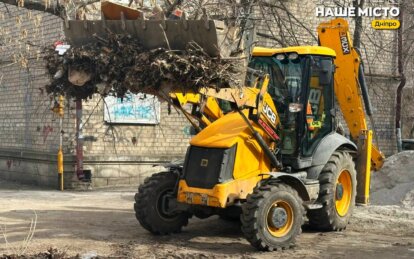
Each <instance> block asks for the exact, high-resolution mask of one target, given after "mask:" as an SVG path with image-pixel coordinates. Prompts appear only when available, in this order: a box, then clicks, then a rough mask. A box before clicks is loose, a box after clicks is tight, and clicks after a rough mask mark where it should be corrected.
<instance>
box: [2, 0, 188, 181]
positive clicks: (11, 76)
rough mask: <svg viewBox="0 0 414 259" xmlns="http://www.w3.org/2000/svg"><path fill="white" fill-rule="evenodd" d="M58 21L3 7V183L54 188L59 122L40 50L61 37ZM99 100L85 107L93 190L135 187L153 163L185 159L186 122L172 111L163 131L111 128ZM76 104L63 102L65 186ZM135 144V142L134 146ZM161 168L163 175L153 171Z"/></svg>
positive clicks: (69, 177)
mask: <svg viewBox="0 0 414 259" xmlns="http://www.w3.org/2000/svg"><path fill="white" fill-rule="evenodd" d="M61 24H62V20H61V19H60V18H57V17H56V16H53V15H50V14H46V13H42V12H38V11H27V10H26V9H19V8H17V7H14V6H10V5H0V111H1V112H0V177H3V178H9V179H14V180H19V181H24V182H28V183H38V184H41V185H50V186H56V185H57V182H56V179H57V173H56V172H57V169H56V152H57V150H58V145H59V118H58V117H57V116H56V115H54V114H53V113H52V112H51V111H50V108H51V107H52V105H53V102H54V100H51V99H50V98H49V97H48V96H47V95H46V93H45V92H44V91H43V88H44V86H45V84H47V82H48V76H47V74H46V71H45V69H44V62H43V60H42V49H43V46H46V45H48V44H53V42H54V41H56V40H58V39H60V38H61V37H62V35H63V32H62V27H61ZM99 98H100V97H95V98H93V99H92V100H89V101H86V102H84V104H83V108H84V109H83V118H82V120H83V122H84V124H83V135H84V136H86V138H85V142H84V169H86V170H91V171H92V175H93V177H94V179H93V182H94V183H95V185H96V186H100V185H116V184H137V183H138V182H139V181H142V178H143V176H145V175H146V174H148V173H147V172H153V171H154V169H155V168H152V166H151V164H153V163H154V164H158V163H162V162H167V161H170V160H172V159H176V158H181V157H183V156H184V154H185V151H186V147H187V145H188V140H189V138H190V136H189V134H188V132H189V131H188V124H187V122H186V120H185V118H184V117H183V116H182V115H179V114H178V113H177V112H176V111H175V110H174V109H173V110H172V112H171V114H168V109H167V104H165V103H163V104H161V121H160V124H159V125H145V126H125V125H112V126H111V125H109V124H106V123H104V121H103V112H104V109H103V102H100V104H99V105H98V106H96V104H97V103H98V100H99ZM75 123H76V120H75V104H74V102H73V100H68V101H66V106H65V117H64V121H63V130H64V141H63V142H64V146H63V150H64V153H65V155H64V160H65V172H66V174H65V175H66V177H67V180H68V183H70V181H71V180H72V178H73V172H74V170H75V169H74V165H75V145H76V137H75V127H76V124H75ZM133 138H134V141H133ZM156 170H159V169H158V168H156Z"/></svg>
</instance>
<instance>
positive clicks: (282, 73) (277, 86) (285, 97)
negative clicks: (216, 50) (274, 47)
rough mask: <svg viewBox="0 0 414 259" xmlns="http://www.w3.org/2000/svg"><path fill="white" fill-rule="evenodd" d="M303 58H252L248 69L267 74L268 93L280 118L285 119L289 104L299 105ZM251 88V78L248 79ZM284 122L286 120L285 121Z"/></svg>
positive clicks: (252, 81)
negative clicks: (268, 78) (268, 79)
mask: <svg viewBox="0 0 414 259" xmlns="http://www.w3.org/2000/svg"><path fill="white" fill-rule="evenodd" d="M304 60H305V58H303V57H299V58H297V59H295V60H289V59H288V58H286V59H284V60H278V59H276V58H275V57H253V58H252V60H251V62H250V63H249V67H250V68H253V69H255V70H260V71H262V72H264V73H265V74H269V77H270V81H269V86H268V93H269V94H270V95H271V96H272V98H273V101H274V103H275V105H276V109H277V111H278V113H279V116H280V118H281V119H282V124H284V123H283V118H284V117H286V116H285V115H286V114H287V112H288V110H289V104H291V103H295V104H298V105H299V104H300V103H302V102H301V101H300V98H301V93H302V88H303V87H302V80H303V70H304ZM247 82H248V84H250V86H252V83H254V80H253V78H251V77H250V78H248V80H247ZM285 122H286V120H285Z"/></svg>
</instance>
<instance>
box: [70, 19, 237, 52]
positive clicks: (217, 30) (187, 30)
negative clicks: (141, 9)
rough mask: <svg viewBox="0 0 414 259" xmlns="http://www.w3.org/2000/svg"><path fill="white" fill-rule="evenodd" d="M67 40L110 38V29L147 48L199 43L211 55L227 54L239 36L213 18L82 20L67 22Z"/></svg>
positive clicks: (72, 42) (74, 42) (84, 41)
mask: <svg viewBox="0 0 414 259" xmlns="http://www.w3.org/2000/svg"><path fill="white" fill-rule="evenodd" d="M64 23H65V24H64V32H65V36H66V40H67V41H68V43H69V44H70V45H72V46H77V47H79V46H81V45H84V44H87V43H90V42H93V41H96V40H97V39H96V37H94V36H93V35H97V36H99V37H101V38H104V39H105V38H107V31H108V30H109V31H111V32H112V33H115V34H129V35H131V36H132V37H136V38H138V39H139V40H140V42H141V44H142V45H143V47H145V48H147V49H155V48H160V47H162V48H168V46H169V47H170V48H171V49H172V50H183V49H185V48H186V46H187V44H188V43H189V42H196V43H197V44H198V45H199V46H200V47H202V48H203V50H204V51H205V52H206V53H207V54H208V55H210V56H212V57H215V56H222V57H228V56H229V55H230V52H231V50H232V49H234V48H233V47H232V46H235V45H236V44H235V43H236V42H237V39H235V38H236V37H231V35H232V34H234V33H230V32H229V30H228V29H227V28H226V26H225V25H224V23H223V22H221V21H213V20H207V21H205V20H126V19H123V20H94V21H92V20H82V21H78V20H76V21H74V20H72V21H65V22H64Z"/></svg>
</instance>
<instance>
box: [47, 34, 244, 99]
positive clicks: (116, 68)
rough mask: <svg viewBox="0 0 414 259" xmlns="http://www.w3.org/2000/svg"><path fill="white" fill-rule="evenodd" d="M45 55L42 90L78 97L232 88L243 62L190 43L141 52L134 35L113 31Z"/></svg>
mask: <svg viewBox="0 0 414 259" xmlns="http://www.w3.org/2000/svg"><path fill="white" fill-rule="evenodd" d="M44 59H45V61H46V68H47V70H48V72H49V74H50V76H51V83H50V84H49V85H47V86H46V90H47V92H48V93H49V94H53V95H60V94H63V95H65V96H67V97H74V98H80V99H86V98H88V97H91V96H92V94H94V93H100V94H101V95H108V94H111V95H114V96H117V97H122V96H124V94H125V93H126V92H127V91H130V92H131V93H151V94H156V93H158V92H159V91H160V89H161V88H164V87H174V88H177V87H178V88H181V89H180V90H183V91H191V90H194V91H197V90H198V89H199V88H201V87H205V86H212V87H215V88H222V87H235V86H236V87H237V86H241V84H242V80H241V79H242V78H243V77H242V76H241V74H240V71H242V69H241V68H240V63H243V62H241V61H240V60H237V59H223V58H220V57H210V56H208V55H207V54H206V53H205V52H204V51H203V49H202V48H201V47H199V46H198V45H197V44H196V43H194V42H191V43H190V44H189V45H188V47H187V48H186V49H185V50H180V51H176V50H169V49H164V48H158V49H152V50H146V49H143V47H142V46H141V44H140V43H139V41H138V40H137V39H136V38H133V37H131V36H129V35H118V34H113V33H110V34H108V38H107V39H103V38H98V37H97V40H96V41H95V42H92V43H89V44H87V45H84V46H81V47H72V48H70V49H69V50H68V51H66V53H65V54H64V55H62V56H60V55H58V53H57V52H56V51H55V49H54V48H48V49H47V50H46V55H45V57H44ZM238 75H239V76H238ZM68 76H70V77H71V78H70V79H69V77H68Z"/></svg>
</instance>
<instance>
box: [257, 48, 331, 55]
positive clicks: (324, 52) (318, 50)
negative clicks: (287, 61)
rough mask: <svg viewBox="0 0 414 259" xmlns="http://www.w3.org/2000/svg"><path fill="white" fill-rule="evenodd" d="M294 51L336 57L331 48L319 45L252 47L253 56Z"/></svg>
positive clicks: (301, 53) (302, 53) (300, 53)
mask: <svg viewBox="0 0 414 259" xmlns="http://www.w3.org/2000/svg"><path fill="white" fill-rule="evenodd" d="M290 52H296V53H298V54H299V55H322V56H331V57H336V53H335V51H334V50H333V49H330V48H327V47H320V46H298V47H288V48H280V49H271V48H262V47H255V48H253V56H256V57H257V56H273V55H275V54H279V53H290Z"/></svg>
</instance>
